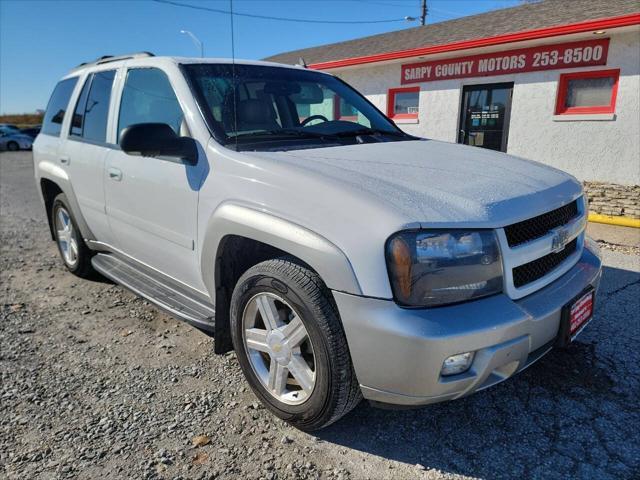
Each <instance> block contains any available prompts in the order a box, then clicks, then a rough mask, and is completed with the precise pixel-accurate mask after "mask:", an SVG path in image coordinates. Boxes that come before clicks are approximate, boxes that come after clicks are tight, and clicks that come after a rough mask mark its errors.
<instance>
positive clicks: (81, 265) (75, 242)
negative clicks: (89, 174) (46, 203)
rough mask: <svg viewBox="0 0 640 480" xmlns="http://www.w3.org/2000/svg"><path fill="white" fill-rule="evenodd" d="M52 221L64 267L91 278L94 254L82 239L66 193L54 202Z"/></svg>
mask: <svg viewBox="0 0 640 480" xmlns="http://www.w3.org/2000/svg"><path fill="white" fill-rule="evenodd" d="M51 219H52V222H53V233H54V236H55V239H56V243H57V245H58V250H59V251H60V256H61V257H62V261H63V262H64V265H65V266H66V267H67V269H68V270H69V271H70V272H71V273H73V274H74V275H77V276H79V277H82V278H87V277H90V276H91V275H92V274H93V273H94V270H93V267H92V266H91V257H92V256H93V254H92V252H91V250H89V248H88V247H87V245H86V244H85V243H84V240H83V239H82V235H81V234H80V230H79V229H78V226H77V223H76V221H75V219H74V218H73V214H72V213H71V208H69V201H68V200H67V197H66V195H65V194H64V193H61V194H59V195H58V196H57V197H56V198H55V199H54V200H53V206H52V207H51Z"/></svg>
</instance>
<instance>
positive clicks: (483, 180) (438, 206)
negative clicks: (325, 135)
mask: <svg viewBox="0 0 640 480" xmlns="http://www.w3.org/2000/svg"><path fill="white" fill-rule="evenodd" d="M252 155H255V156H260V157H262V158H265V157H268V158H270V159H273V160H274V161H277V162H286V163H290V164H291V165H292V166H296V167H299V168H303V169H305V170H308V171H310V172H313V173H314V174H315V175H317V176H321V177H323V178H324V179H325V180H326V181H328V182H330V183H331V184H332V185H333V186H337V184H342V186H343V187H346V188H350V189H352V190H357V191H359V192H361V193H362V194H363V195H365V196H367V197H369V198H370V200H371V201H372V202H376V201H377V202H381V203H384V204H385V206H388V207H391V208H392V209H394V210H395V211H397V212H398V213H401V214H402V215H403V217H404V218H405V219H406V220H407V221H409V222H419V223H421V224H422V226H424V227H428V226H448V225H449V224H455V225H457V226H465V225H468V226H486V227H499V226H504V225H508V224H510V223H514V222H517V221H520V220H523V219H526V218H529V217H532V216H535V215H539V214H541V213H544V212H546V211H549V210H552V209H554V208H557V207H559V206H562V205H564V204H566V203H569V202H571V201H573V200H574V199H576V198H577V197H578V196H580V195H581V193H582V185H581V184H580V183H579V182H578V181H577V180H576V179H575V178H573V177H572V176H570V175H568V174H567V173H564V172H562V171H560V170H557V169H555V168H552V167H549V166H547V165H543V164H540V163H537V162H533V161H529V160H524V159H522V158H518V157H514V156H512V155H507V154H504V153H500V152H495V151H492V150H487V149H482V148H478V147H469V146H464V145H458V144H452V143H445V142H438V141H433V140H416V141H405V142H388V143H370V144H362V145H351V146H342V147H330V148H317V149H305V150H294V151H287V152H259V153H258V152H256V153H253V154H252ZM340 208H344V206H342V207H340Z"/></svg>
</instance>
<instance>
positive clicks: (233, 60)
mask: <svg viewBox="0 0 640 480" xmlns="http://www.w3.org/2000/svg"><path fill="white" fill-rule="evenodd" d="M229 12H230V15H229V16H230V18H231V89H232V92H233V129H234V132H235V137H236V151H237V150H238V105H237V101H236V46H235V38H234V37H235V35H234V29H233V0H229Z"/></svg>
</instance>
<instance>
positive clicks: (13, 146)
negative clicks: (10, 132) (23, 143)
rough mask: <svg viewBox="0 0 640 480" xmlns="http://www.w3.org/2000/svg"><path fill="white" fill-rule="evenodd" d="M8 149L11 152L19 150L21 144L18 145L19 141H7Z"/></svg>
mask: <svg viewBox="0 0 640 480" xmlns="http://www.w3.org/2000/svg"><path fill="white" fill-rule="evenodd" d="M7 150H9V151H10V152H17V151H18V150H20V145H18V142H9V143H7Z"/></svg>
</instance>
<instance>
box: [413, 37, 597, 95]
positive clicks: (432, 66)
mask: <svg viewBox="0 0 640 480" xmlns="http://www.w3.org/2000/svg"><path fill="white" fill-rule="evenodd" d="M608 52H609V39H608V38H599V39H596V40H585V41H580V42H570V43H558V44H555V45H544V46H538V47H531V48H520V49H517V50H506V51H502V52H493V53H485V54H481V55H472V56H468V57H459V58H448V59H445V60H434V61H432V62H420V63H411V64H408V65H402V79H401V83H402V84H403V85H404V84H407V83H420V82H433V81H435V80H450V79H452V78H467V77H489V76H492V75H505V74H508V73H522V72H535V71H539V70H554V69H559V68H575V67H590V66H593V65H606V64H607V53H608Z"/></svg>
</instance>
